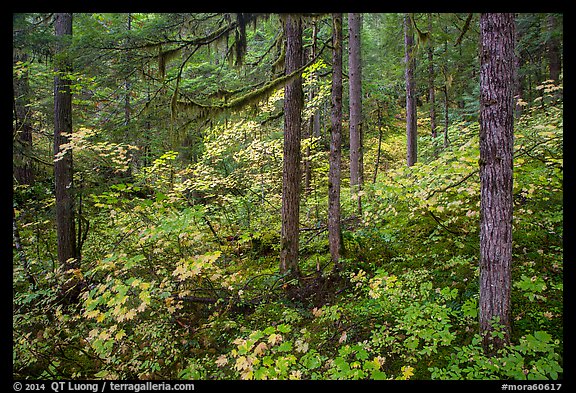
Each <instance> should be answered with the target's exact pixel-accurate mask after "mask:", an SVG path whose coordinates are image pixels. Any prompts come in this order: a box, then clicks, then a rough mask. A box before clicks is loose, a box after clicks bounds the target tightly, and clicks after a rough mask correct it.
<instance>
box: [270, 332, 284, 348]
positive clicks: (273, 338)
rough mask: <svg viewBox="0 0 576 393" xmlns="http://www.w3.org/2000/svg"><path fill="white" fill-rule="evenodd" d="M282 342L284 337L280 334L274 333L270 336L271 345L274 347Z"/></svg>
mask: <svg viewBox="0 0 576 393" xmlns="http://www.w3.org/2000/svg"><path fill="white" fill-rule="evenodd" d="M280 341H282V335H280V334H276V333H272V334H271V335H270V336H268V343H269V344H272V345H274V344H276V343H279V342H280Z"/></svg>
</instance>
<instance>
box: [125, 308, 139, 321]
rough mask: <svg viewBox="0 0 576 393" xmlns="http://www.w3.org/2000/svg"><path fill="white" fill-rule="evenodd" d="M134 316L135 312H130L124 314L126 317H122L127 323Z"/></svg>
mask: <svg viewBox="0 0 576 393" xmlns="http://www.w3.org/2000/svg"><path fill="white" fill-rule="evenodd" d="M135 316H136V311H135V310H130V311H128V312H127V313H126V315H125V316H124V319H125V320H127V321H129V320H131V319H132V318H134V317H135Z"/></svg>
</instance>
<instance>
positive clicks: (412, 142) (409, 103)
mask: <svg viewBox="0 0 576 393" xmlns="http://www.w3.org/2000/svg"><path fill="white" fill-rule="evenodd" d="M404 50H405V55H404V61H405V63H406V70H405V78H406V164H407V165H408V166H412V165H414V164H415V163H416V160H417V156H418V146H417V143H418V139H417V138H418V134H417V132H418V131H417V128H416V127H417V123H416V82H415V80H414V70H415V68H416V58H415V53H414V32H413V28H412V17H411V16H410V14H404Z"/></svg>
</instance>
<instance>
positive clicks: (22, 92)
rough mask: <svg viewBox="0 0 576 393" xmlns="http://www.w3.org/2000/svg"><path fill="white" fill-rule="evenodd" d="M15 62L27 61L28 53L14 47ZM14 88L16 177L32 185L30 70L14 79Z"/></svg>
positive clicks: (21, 182) (21, 181)
mask: <svg viewBox="0 0 576 393" xmlns="http://www.w3.org/2000/svg"><path fill="white" fill-rule="evenodd" d="M13 61H14V64H16V63H18V62H22V63H26V62H27V61H28V55H27V54H26V53H24V52H22V51H21V50H19V49H16V48H14V58H13ZM13 89H14V133H15V134H16V138H15V140H16V141H17V142H18V143H17V145H16V146H15V149H14V159H13V163H14V165H13V169H14V178H15V180H16V182H17V183H18V184H28V185H32V184H33V183H34V173H33V171H32V162H31V160H30V158H29V155H30V154H31V150H32V120H31V113H30V112H31V111H30V106H29V103H30V84H29V75H28V70H24V72H23V73H22V75H20V77H15V78H14V79H13Z"/></svg>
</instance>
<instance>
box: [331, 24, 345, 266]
mask: <svg viewBox="0 0 576 393" xmlns="http://www.w3.org/2000/svg"><path fill="white" fill-rule="evenodd" d="M332 29H333V30H332V46H333V50H332V112H331V118H330V120H331V121H330V122H331V125H332V128H331V133H330V134H331V140H330V169H329V173H328V243H329V246H330V256H331V257H332V262H333V263H334V269H335V270H338V269H339V268H340V256H341V252H342V240H341V239H342V238H341V228H340V163H341V155H342V152H341V145H342V89H343V88H342V14H341V13H335V14H332Z"/></svg>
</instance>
